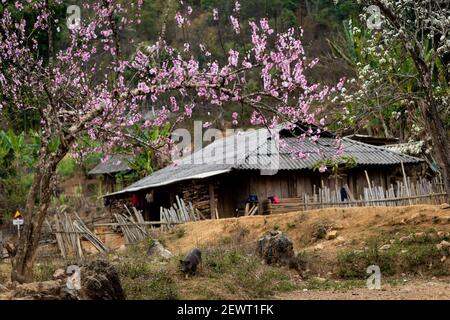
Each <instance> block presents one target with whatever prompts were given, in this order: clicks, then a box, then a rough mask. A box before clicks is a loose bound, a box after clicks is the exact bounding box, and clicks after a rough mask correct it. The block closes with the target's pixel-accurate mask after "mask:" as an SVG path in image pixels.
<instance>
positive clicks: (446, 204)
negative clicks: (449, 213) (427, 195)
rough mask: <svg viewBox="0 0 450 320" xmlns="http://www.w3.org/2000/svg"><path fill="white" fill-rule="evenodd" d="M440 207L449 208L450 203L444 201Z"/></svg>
mask: <svg viewBox="0 0 450 320" xmlns="http://www.w3.org/2000/svg"><path fill="white" fill-rule="evenodd" d="M440 208H441V209H449V208H450V205H449V204H448V203H443V204H441V206H440Z"/></svg>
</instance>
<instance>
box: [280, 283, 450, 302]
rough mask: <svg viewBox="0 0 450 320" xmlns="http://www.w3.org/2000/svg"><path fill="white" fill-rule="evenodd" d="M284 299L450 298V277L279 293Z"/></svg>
mask: <svg viewBox="0 0 450 320" xmlns="http://www.w3.org/2000/svg"><path fill="white" fill-rule="evenodd" d="M274 298H275V299H284V300H450V279H448V278H445V279H430V280H420V279H414V280H410V281H407V282H404V283H402V284H398V285H391V284H383V283H382V284H381V289H380V290H369V289H367V288H355V289H351V290H348V291H345V292H336V291H330V290H308V291H294V292H288V293H283V294H279V295H277V296H275V297H274Z"/></svg>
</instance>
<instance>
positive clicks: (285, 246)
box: [256, 231, 295, 265]
mask: <svg viewBox="0 0 450 320" xmlns="http://www.w3.org/2000/svg"><path fill="white" fill-rule="evenodd" d="M256 253H257V254H258V256H260V257H261V258H262V259H263V260H264V261H265V262H266V263H267V264H272V263H278V264H281V265H289V264H290V263H291V262H292V261H293V260H294V257H295V255H294V246H293V244H292V241H291V240H290V239H289V238H288V237H287V236H286V235H284V234H283V233H282V232H280V231H272V232H269V233H267V234H266V235H265V236H264V237H262V238H261V239H259V240H258V241H257V243H256Z"/></svg>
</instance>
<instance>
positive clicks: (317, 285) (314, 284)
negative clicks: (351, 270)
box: [305, 278, 366, 291]
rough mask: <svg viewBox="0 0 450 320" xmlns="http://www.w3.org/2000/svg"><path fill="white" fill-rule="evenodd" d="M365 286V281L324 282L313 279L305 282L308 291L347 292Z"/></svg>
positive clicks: (327, 280)
mask: <svg viewBox="0 0 450 320" xmlns="http://www.w3.org/2000/svg"><path fill="white" fill-rule="evenodd" d="M365 286H366V280H359V279H357V280H354V279H351V280H332V279H326V280H325V281H321V280H318V279H316V278H313V279H311V280H309V281H307V283H306V286H305V288H306V289H308V290H320V291H325V290H332V291H348V290H351V289H354V288H363V287H365Z"/></svg>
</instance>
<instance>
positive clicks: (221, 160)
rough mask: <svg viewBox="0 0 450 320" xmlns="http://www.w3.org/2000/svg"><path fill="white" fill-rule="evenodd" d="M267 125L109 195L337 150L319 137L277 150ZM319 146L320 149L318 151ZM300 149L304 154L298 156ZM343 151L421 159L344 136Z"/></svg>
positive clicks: (385, 161) (370, 160)
mask: <svg viewBox="0 0 450 320" xmlns="http://www.w3.org/2000/svg"><path fill="white" fill-rule="evenodd" d="M270 137H271V135H270V133H269V132H268V131H267V129H260V130H256V131H252V132H245V133H242V134H237V135H234V136H230V137H227V138H224V139H220V140H217V141H215V142H213V143H211V144H210V145H208V146H206V147H205V148H203V149H202V150H199V151H197V152H195V153H193V154H192V155H190V156H187V157H185V158H183V159H180V160H178V161H177V162H176V164H174V165H170V166H168V167H166V168H164V169H161V170H159V171H156V172H155V173H153V174H151V175H149V176H147V177H145V178H144V179H142V180H140V181H138V182H136V183H134V184H132V185H130V186H129V187H127V188H125V189H124V190H122V191H119V192H116V193H114V194H112V195H116V194H123V193H128V192H135V191H139V190H143V189H147V188H154V187H159V186H164V185H169V184H172V183H175V182H179V181H185V180H191V179H202V178H206V177H211V176H214V175H219V174H223V173H226V172H229V171H231V170H249V169H258V170H271V169H272V170H273V169H275V170H299V169H308V168H310V167H311V166H313V165H314V164H315V163H317V162H318V161H319V160H322V159H324V158H331V157H333V156H334V155H335V154H336V149H335V148H334V147H333V145H334V143H335V140H334V139H333V138H320V139H319V141H318V143H317V144H315V143H313V142H312V141H309V140H306V141H305V142H304V143H303V144H300V143H299V140H298V139H297V138H284V139H282V141H285V142H283V143H281V145H282V147H281V148H280V150H279V151H277V150H278V148H276V147H275V142H274V141H275V140H274V139H271V138H270ZM319 149H320V150H321V152H320V153H319ZM300 150H301V151H302V152H303V153H304V154H307V155H308V156H307V158H305V159H299V158H298V157H296V156H295V153H296V152H298V151H300ZM343 150H344V155H346V156H353V157H355V158H356V161H357V163H358V164H359V165H392V164H399V163H400V162H403V163H405V164H407V163H419V162H421V161H422V160H421V159H418V158H415V157H411V156H407V155H404V154H401V153H397V152H394V151H390V150H386V149H383V148H380V147H376V146H372V145H368V144H365V143H362V142H358V141H354V140H351V139H347V138H344V139H343Z"/></svg>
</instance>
